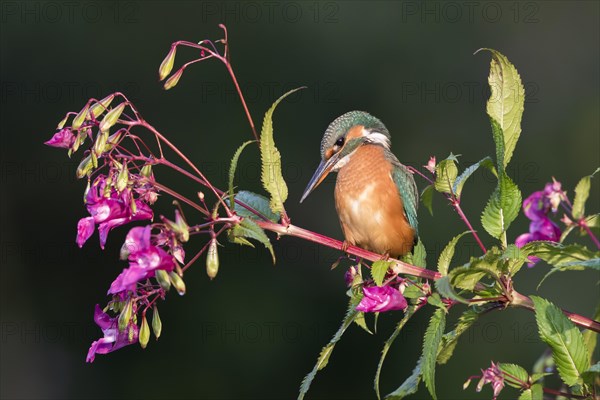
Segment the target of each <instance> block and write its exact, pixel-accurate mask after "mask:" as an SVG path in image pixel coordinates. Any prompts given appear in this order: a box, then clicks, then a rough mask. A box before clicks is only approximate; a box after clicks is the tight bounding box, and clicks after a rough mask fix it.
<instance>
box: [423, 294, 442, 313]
mask: <svg viewBox="0 0 600 400" xmlns="http://www.w3.org/2000/svg"><path fill="white" fill-rule="evenodd" d="M427 304H429V305H432V306H434V307H438V308H444V309H445V308H446V305H445V304H444V302H443V301H442V298H441V297H440V295H439V293H434V294H432V295H431V296H429V297H427Z"/></svg>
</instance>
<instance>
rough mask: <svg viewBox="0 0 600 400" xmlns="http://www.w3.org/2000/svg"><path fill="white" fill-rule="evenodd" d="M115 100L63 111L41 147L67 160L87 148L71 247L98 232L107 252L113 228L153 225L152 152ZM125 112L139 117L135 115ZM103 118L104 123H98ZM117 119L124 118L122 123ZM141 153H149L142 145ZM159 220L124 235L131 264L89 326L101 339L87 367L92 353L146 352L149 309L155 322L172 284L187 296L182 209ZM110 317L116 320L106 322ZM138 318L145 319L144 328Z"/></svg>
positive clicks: (185, 229) (186, 231) (124, 256)
mask: <svg viewBox="0 0 600 400" xmlns="http://www.w3.org/2000/svg"><path fill="white" fill-rule="evenodd" d="M116 96H122V95H121V94H113V95H110V96H108V97H106V98H105V99H103V100H100V101H96V100H94V99H92V100H90V101H89V102H88V103H87V104H86V105H85V107H84V108H83V109H82V110H81V111H80V112H79V113H77V114H75V113H68V114H67V116H66V117H65V119H64V120H63V121H61V123H60V124H59V126H58V131H57V132H56V133H55V134H54V135H53V136H52V138H51V139H50V140H48V141H46V142H45V144H47V145H49V146H52V147H58V148H63V149H68V152H69V156H71V155H72V154H73V153H75V152H77V150H78V149H79V148H80V147H81V146H82V144H83V143H85V141H86V140H89V141H91V142H92V144H91V145H90V146H89V148H88V149H86V150H85V152H84V153H85V154H84V157H83V159H82V161H81V163H80V165H79V167H78V169H77V176H78V177H79V178H84V177H87V179H88V185H87V188H86V190H85V193H84V203H85V206H86V208H87V212H88V213H89V216H87V217H84V218H81V219H80V220H79V222H78V224H77V236H76V243H77V245H79V247H82V246H83V245H84V244H85V243H86V242H87V241H88V239H89V238H90V237H91V236H92V234H93V233H94V231H95V229H96V227H98V233H99V236H100V247H101V248H102V249H104V246H105V244H106V241H107V237H108V234H109V232H110V231H111V230H112V229H114V228H117V227H119V226H123V225H126V224H128V223H130V222H135V221H148V220H149V221H152V220H153V219H154V213H153V211H152V208H151V205H152V204H153V203H154V202H155V201H156V200H157V198H158V191H159V187H158V186H157V184H156V183H155V180H154V175H153V172H152V165H153V163H154V160H155V158H154V156H153V155H152V154H151V153H150V155H146V154H144V153H143V152H142V150H141V148H142V147H140V145H139V143H142V142H141V141H140V140H139V139H138V138H137V137H136V136H134V135H131V134H130V131H129V129H130V128H129V125H127V122H128V121H132V120H134V119H133V118H132V117H130V116H126V115H125V108H126V106H128V105H129V102H128V101H127V99H126V98H125V101H124V102H122V103H121V104H119V105H118V106H116V107H114V108H111V109H109V108H108V107H109V105H110V103H111V102H112V101H113V100H114V99H115V98H116ZM122 97H123V98H124V96H122ZM130 108H131V111H133V113H134V114H136V115H137V112H136V111H135V109H134V108H133V107H132V106H130ZM104 113H106V114H105V115H104V118H103V119H102V120H98V119H97V118H98V117H100V116H101V115H102V114H104ZM122 115H123V116H124V118H122V119H121V116H122ZM70 116H73V118H72V120H71V125H70V126H67V127H65V126H64V125H65V124H66V122H67V120H69V117H70ZM119 123H121V124H124V125H125V126H126V127H122V128H120V129H117V130H116V132H115V133H113V134H112V135H109V130H111V128H112V127H113V126H115V125H117V124H119ZM94 132H96V134H94ZM125 138H128V139H130V140H131V141H132V142H133V143H134V146H135V148H136V149H137V150H138V152H139V154H135V153H133V152H131V151H130V150H128V149H126V148H125V147H124V146H123V144H122V141H123V139H125ZM143 148H144V149H146V150H148V151H150V150H149V149H148V147H147V146H146V145H145V144H143ZM99 171H102V173H100V172H99ZM161 218H162V223H153V224H151V225H147V226H138V227H134V228H132V229H130V231H129V233H128V234H127V237H126V239H125V243H124V244H123V246H122V248H121V259H123V260H128V262H129V267H128V268H125V269H123V271H122V272H121V273H120V274H119V275H118V276H117V278H116V279H115V280H114V281H113V282H112V284H111V285H110V288H109V290H108V294H109V295H112V300H111V301H109V303H108V305H107V307H106V308H105V309H104V310H102V309H101V308H100V306H98V305H97V306H96V310H95V313H94V320H95V321H96V324H97V325H98V326H99V327H100V328H101V329H102V332H103V333H104V337H103V338H101V339H99V340H97V341H95V342H93V343H92V345H91V347H90V349H89V352H88V355H87V361H88V362H92V361H94V358H95V355H96V354H106V353H109V352H112V351H114V350H117V349H119V348H121V347H124V346H127V345H129V344H132V343H135V342H138V341H139V343H140V344H141V345H142V347H145V345H146V343H147V342H148V337H149V330H148V329H147V328H148V324H147V322H146V317H145V315H146V311H147V310H148V309H149V308H151V307H152V308H153V310H154V312H153V314H154V315H155V316H157V315H158V314H157V309H156V301H157V300H158V299H161V298H164V296H165V294H166V291H167V290H169V288H170V287H171V286H173V287H175V289H176V290H177V292H178V293H180V294H184V293H185V284H184V282H183V280H182V279H181V275H182V269H181V267H180V266H179V263H181V264H182V263H183V262H184V258H185V253H184V251H183V247H182V243H183V242H186V241H187V240H188V238H189V227H188V225H187V223H186V222H185V220H184V218H183V217H182V215H181V214H180V213H179V211H176V215H175V221H170V220H169V219H167V218H164V217H161ZM153 232H154V234H153ZM108 311H111V312H112V313H114V314H115V316H114V317H111V316H110V315H109V314H107V312H108ZM138 314H141V316H142V318H141V321H142V322H141V325H139V322H138ZM155 319H156V318H155ZM153 324H154V322H153ZM153 329H154V333H155V336H156V337H158V336H159V335H160V326H158V327H157V326H153Z"/></svg>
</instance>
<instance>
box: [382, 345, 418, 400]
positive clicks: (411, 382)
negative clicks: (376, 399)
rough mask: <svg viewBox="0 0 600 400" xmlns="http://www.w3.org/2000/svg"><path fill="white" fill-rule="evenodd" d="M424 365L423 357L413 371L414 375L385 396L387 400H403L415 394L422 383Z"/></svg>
mask: <svg viewBox="0 0 600 400" xmlns="http://www.w3.org/2000/svg"><path fill="white" fill-rule="evenodd" d="M422 364H423V356H421V358H419V361H417V365H416V366H415V368H414V369H413V372H412V374H410V376H409V377H408V378H406V380H405V381H404V382H403V383H402V385H400V387H398V388H397V389H396V390H394V391H393V392H392V393H390V394H388V395H387V396H385V400H402V399H404V398H405V397H406V396H409V395H411V394H415V393H416V392H417V390H418V389H419V383H421V376H422V374H421V365H422Z"/></svg>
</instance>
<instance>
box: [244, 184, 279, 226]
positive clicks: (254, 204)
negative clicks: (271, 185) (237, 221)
mask: <svg viewBox="0 0 600 400" xmlns="http://www.w3.org/2000/svg"><path fill="white" fill-rule="evenodd" d="M235 199H236V200H238V201H240V202H241V203H244V204H245V205H247V206H248V207H250V208H252V209H253V210H256V211H258V212H259V213H260V214H261V215H262V216H264V217H265V218H267V219H268V220H269V221H272V222H277V221H279V218H280V214H279V213H274V212H273V211H271V208H270V207H269V199H267V198H266V197H265V196H263V195H260V194H257V193H253V192H249V191H246V190H240V191H239V192H238V193H237V194H236V195H235ZM235 212H236V214H237V215H239V216H240V217H244V218H251V219H254V220H262V219H263V218H260V217H258V216H257V215H256V214H254V213H253V212H251V211H249V210H248V209H247V208H245V207H243V206H241V205H239V204H237V203H236V204H235Z"/></svg>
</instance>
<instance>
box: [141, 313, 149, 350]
mask: <svg viewBox="0 0 600 400" xmlns="http://www.w3.org/2000/svg"><path fill="white" fill-rule="evenodd" d="M149 340H150V326H148V320H147V319H146V316H145V315H144V316H143V317H142V326H140V334H139V336H138V341H139V342H140V346H142V349H145V348H146V346H147V345H148V341H149Z"/></svg>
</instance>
